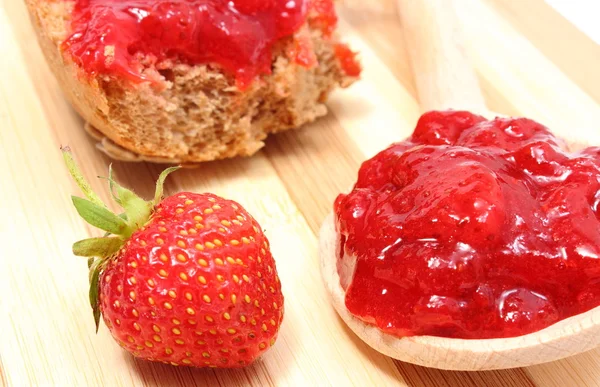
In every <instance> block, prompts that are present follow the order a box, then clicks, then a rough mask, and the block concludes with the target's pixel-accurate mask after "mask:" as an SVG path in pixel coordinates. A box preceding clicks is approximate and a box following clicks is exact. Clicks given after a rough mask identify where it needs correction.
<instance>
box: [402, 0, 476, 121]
mask: <svg viewBox="0 0 600 387" xmlns="http://www.w3.org/2000/svg"><path fill="white" fill-rule="evenodd" d="M397 4H398V11H399V14H400V20H401V22H402V27H403V30H404V34H405V39H406V45H407V48H408V54H409V58H410V62H411V66H412V70H413V73H414V77H415V81H416V86H417V91H418V97H419V102H420V105H421V108H422V110H423V111H429V110H443V109H450V108H452V109H456V110H459V109H460V110H470V111H473V112H478V113H484V112H486V111H487V109H486V106H485V101H484V99H483V95H482V94H481V89H480V87H479V82H478V81H477V75H476V74H475V70H474V69H473V66H472V65H471V63H470V62H469V59H468V58H467V54H466V52H465V49H464V47H463V44H462V34H461V31H460V25H459V22H458V16H457V14H456V9H455V7H456V2H455V0H397Z"/></svg>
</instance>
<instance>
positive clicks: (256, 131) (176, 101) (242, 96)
mask: <svg viewBox="0 0 600 387" xmlns="http://www.w3.org/2000/svg"><path fill="white" fill-rule="evenodd" d="M26 3H27V6H28V8H29V12H30V15H31V18H32V20H33V24H34V26H35V29H36V32H37V35H38V40H39V42H40V45H41V47H42V50H43V52H44V54H45V56H46V58H47V60H48V63H49V65H50V67H51V68H52V71H53V72H54V74H55V75H56V77H57V79H58V81H59V83H60V85H61V87H62V89H63V91H64V93H65V94H66V95H67V97H68V99H69V100H70V101H71V103H72V105H73V106H74V107H75V109H76V110H77V111H78V112H79V114H81V116H82V117H83V118H84V119H85V120H86V121H87V124H86V129H87V130H88V132H89V133H90V134H92V135H93V136H94V137H95V138H96V139H97V140H98V141H99V142H98V148H99V149H100V150H102V151H104V152H105V153H106V154H108V155H109V156H111V157H113V158H116V159H121V160H127V161H143V160H146V161H154V162H168V163H194V162H199V161H208V160H215V159H221V158H227V157H234V156H249V155H252V154H254V153H255V152H257V151H258V150H259V149H260V148H262V147H263V146H264V143H263V140H264V139H265V138H266V137H267V135H268V134H270V133H275V132H279V131H282V130H286V129H291V128H297V127H299V126H301V125H303V124H305V123H308V122H311V121H314V120H315V119H316V118H318V117H320V116H323V115H325V114H326V111H327V109H326V107H325V105H324V102H325V100H326V99H327V96H328V94H329V93H330V92H331V91H332V90H333V89H334V88H336V87H338V86H341V87H347V86H349V85H350V84H351V83H352V82H354V81H355V78H353V77H349V76H347V75H346V74H345V73H344V71H343V70H342V67H341V64H340V62H339V60H338V59H337V57H336V55H335V45H336V44H337V42H336V40H335V39H331V38H325V37H323V35H322V33H321V31H320V30H318V29H313V28H311V27H310V26H309V24H308V23H307V24H306V25H305V26H303V27H302V28H301V29H300V30H299V31H297V33H296V36H294V37H289V38H285V39H282V40H281V41H280V42H278V44H277V46H276V47H275V48H274V50H273V62H272V74H271V75H264V76H261V77H260V78H259V79H257V80H255V81H254V82H253V83H252V84H251V85H250V86H249V87H248V88H247V89H246V90H243V91H242V90H240V89H238V88H237V87H236V86H235V79H234V78H233V77H231V76H228V75H226V74H224V73H223V72H221V71H220V70H219V69H217V68H215V67H213V66H210V65H196V66H190V65H186V64H181V63H179V64H178V63H173V64H172V65H170V66H169V67H168V68H165V69H160V70H158V69H155V68H152V67H151V66H150V65H149V67H148V68H147V69H146V70H147V71H148V72H149V73H151V74H153V75H154V77H155V78H156V79H157V80H158V84H159V85H160V87H156V83H155V84H154V85H151V84H150V83H144V84H141V85H133V84H132V83H131V82H128V81H127V80H124V79H118V78H115V77H107V76H103V75H94V76H90V75H89V74H85V73H83V70H82V69H81V68H79V67H78V66H77V65H76V64H75V63H74V62H73V60H72V59H71V58H70V57H69V55H63V53H62V50H61V48H60V45H61V43H62V41H63V40H65V39H66V38H67V37H68V35H69V19H70V17H71V10H72V7H73V4H74V3H73V1H67V0H59V1H56V0H26ZM295 38H303V39H310V40H311V41H312V45H313V47H314V51H315V54H316V57H317V59H318V66H316V67H314V68H310V69H308V68H305V67H302V66H300V65H298V64H296V63H295V62H294V61H292V60H290V59H289V58H288V56H287V55H286V52H288V50H289V49H290V45H292V44H294V39H295Z"/></svg>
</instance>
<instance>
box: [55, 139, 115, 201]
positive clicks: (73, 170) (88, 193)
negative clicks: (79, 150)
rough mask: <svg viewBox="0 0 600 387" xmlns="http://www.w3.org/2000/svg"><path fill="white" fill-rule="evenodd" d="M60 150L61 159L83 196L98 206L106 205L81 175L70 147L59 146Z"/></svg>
mask: <svg viewBox="0 0 600 387" xmlns="http://www.w3.org/2000/svg"><path fill="white" fill-rule="evenodd" d="M60 150H61V151H62V154H63V159H64V160H65V164H66V165H67V168H68V169H69V173H70V174H71V176H72V177H73V179H74V180H75V183H77V185H78V186H79V189H81V191H82V192H83V194H84V195H85V197H86V198H88V200H89V201H90V202H92V203H94V204H96V205H98V206H103V207H106V205H105V204H104V203H103V202H102V200H100V198H99V197H98V195H96V193H95V192H94V191H92V187H91V186H90V184H89V183H88V182H87V180H86V179H85V177H83V174H82V173H81V170H80V169H79V167H78V166H77V163H75V160H74V159H73V154H72V153H71V148H69V147H68V146H65V147H62V148H60Z"/></svg>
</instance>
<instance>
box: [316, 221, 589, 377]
mask: <svg viewBox="0 0 600 387" xmlns="http://www.w3.org/2000/svg"><path fill="white" fill-rule="evenodd" d="M337 242H338V235H337V232H336V230H335V223H334V215H333V214H330V215H329V216H328V217H327V219H326V220H325V222H324V223H323V226H322V228H321V233H320V243H319V254H320V258H321V273H322V276H323V280H324V282H325V285H326V287H327V289H328V290H329V292H330V294H331V297H332V301H333V306H334V307H335V309H336V310H337V312H338V314H339V315H340V317H341V318H342V319H343V320H344V322H345V323H346V324H347V325H348V326H349V327H350V329H352V331H354V333H355V334H356V335H357V336H358V337H360V338H361V339H362V340H363V341H364V342H366V343H367V344H368V345H369V346H371V347H373V348H374V349H376V350H377V351H379V352H381V353H383V354H384V355H387V356H390V357H392V358H394V359H398V360H401V361H406V362H409V363H413V364H418V365H421V366H425V367H433V368H440V369H445V370H457V371H459V370H460V371H481V370H493V369H504V368H515V367H526V366H531V365H535V364H540V363H546V362H550V361H554V360H559V359H562V358H565V357H568V356H572V355H575V354H578V353H581V352H585V351H588V350H590V349H593V348H594V347H596V346H598V345H599V344H600V307H597V308H594V309H592V310H590V311H588V312H585V313H582V314H579V315H576V316H573V317H570V318H568V319H565V320H562V321H559V322H558V323H556V324H554V325H551V326H549V327H547V328H545V329H542V330H540V331H537V332H534V333H530V334H528V335H524V336H518V337H511V338H502V339H482V340H465V339H452V338H446V337H436V336H412V337H402V338H400V337H396V336H393V335H390V334H387V333H384V332H383V331H381V330H380V329H379V328H377V327H375V326H372V325H369V324H367V323H365V322H363V321H362V320H360V319H358V318H357V317H355V316H353V315H352V314H351V313H350V312H349V311H348V309H347V308H346V304H345V301H344V300H345V296H346V293H345V291H344V289H343V288H342V286H341V285H340V276H339V274H338V271H337V266H336V261H337V257H338V256H339V247H338V245H339V244H338V243H337Z"/></svg>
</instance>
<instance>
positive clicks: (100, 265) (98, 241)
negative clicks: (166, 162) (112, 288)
mask: <svg viewBox="0 0 600 387" xmlns="http://www.w3.org/2000/svg"><path fill="white" fill-rule="evenodd" d="M61 151H62V154H63V158H64V161H65V164H66V166H67V168H68V170H69V173H70V174H71V176H72V177H73V179H74V180H75V182H76V183H77V186H79V188H80V189H81V191H82V192H83V194H84V196H85V198H81V197H77V196H72V197H71V198H72V201H73V205H74V206H75V209H76V210H77V213H78V214H79V215H80V216H81V217H82V218H83V219H84V220H85V221H86V222H88V223H89V224H90V225H92V226H94V227H97V228H99V229H101V230H103V231H105V232H106V233H105V234H104V236H102V237H99V238H98V237H97V238H89V239H84V240H81V241H78V242H75V243H74V244H73V254H75V255H77V256H80V257H87V258H88V267H89V270H90V271H89V281H90V291H89V298H90V304H91V306H92V311H93V314H94V321H95V323H96V332H97V331H98V326H99V323H100V314H101V312H100V302H99V297H98V294H99V278H100V274H101V273H102V271H103V270H104V268H105V267H106V265H107V264H108V263H109V262H110V260H111V259H112V258H114V257H115V256H116V255H117V253H118V252H119V251H120V250H121V248H122V247H123V246H124V245H125V243H126V242H127V240H128V239H129V238H130V237H131V235H132V234H133V233H134V232H135V231H137V230H138V229H139V228H140V227H142V226H144V225H145V224H146V223H147V222H148V221H149V220H150V217H151V216H152V213H153V212H154V208H155V207H156V206H157V205H158V204H159V203H160V201H161V200H162V197H163V186H164V182H165V179H166V178H167V176H168V175H169V174H170V173H172V172H174V171H176V170H178V169H179V168H181V167H179V166H177V167H171V168H167V169H165V170H164V171H163V172H162V173H161V174H160V176H159V178H158V180H157V182H156V191H155V194H154V198H153V199H152V200H144V199H142V198H141V197H139V196H138V195H136V194H135V193H134V192H133V191H131V190H129V189H127V188H125V187H123V186H121V185H120V184H118V183H117V182H116V181H115V180H114V179H113V173H112V165H111V166H109V169H108V178H106V180H108V185H109V189H110V193H111V196H112V198H113V200H114V201H115V202H116V203H117V204H118V205H119V206H120V207H121V208H123V210H124V211H123V212H122V213H121V214H115V213H114V212H112V211H111V210H109V209H108V207H107V206H106V204H105V203H104V202H103V201H102V200H101V199H100V197H99V196H98V195H97V194H96V193H95V192H94V191H93V190H92V188H91V186H90V185H89V183H88V182H87V180H86V179H85V178H84V177H83V174H82V173H81V170H80V169H79V167H78V166H77V164H76V163H75V160H74V159H73V155H72V153H71V150H70V148H69V147H63V148H61Z"/></svg>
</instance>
